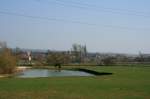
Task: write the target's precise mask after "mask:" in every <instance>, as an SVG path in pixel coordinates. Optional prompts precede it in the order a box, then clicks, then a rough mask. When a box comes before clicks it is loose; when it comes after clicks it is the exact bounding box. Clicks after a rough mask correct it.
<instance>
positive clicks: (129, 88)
mask: <svg viewBox="0 0 150 99" xmlns="http://www.w3.org/2000/svg"><path fill="white" fill-rule="evenodd" d="M86 68H87V67H86ZM88 69H92V70H95V71H99V72H110V73H113V75H105V76H104V75H103V76H95V77H51V78H24V79H23V78H0V99H150V67H121V66H119V67H109V66H108V67H88Z"/></svg>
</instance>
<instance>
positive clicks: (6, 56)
mask: <svg viewBox="0 0 150 99" xmlns="http://www.w3.org/2000/svg"><path fill="white" fill-rule="evenodd" d="M15 67H16V58H15V57H14V56H13V55H12V53H11V50H10V49H8V48H5V49H3V50H1V52H0V74H10V73H13V72H14V71H15Z"/></svg>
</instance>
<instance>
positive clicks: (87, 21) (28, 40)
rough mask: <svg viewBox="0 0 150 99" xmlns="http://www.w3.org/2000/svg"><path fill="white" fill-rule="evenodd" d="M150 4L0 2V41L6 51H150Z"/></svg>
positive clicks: (126, 0) (131, 0) (123, 0)
mask: <svg viewBox="0 0 150 99" xmlns="http://www.w3.org/2000/svg"><path fill="white" fill-rule="evenodd" d="M149 5H150V0H0V41H6V42H7V43H8V46H10V47H16V46H17V47H20V48H34V49H53V50H54V49H55V50H69V49H70V48H71V46H72V44H73V43H79V44H86V45H87V48H88V51H90V52H118V53H138V52H139V51H141V52H144V53H150V44H149V43H150V6H149Z"/></svg>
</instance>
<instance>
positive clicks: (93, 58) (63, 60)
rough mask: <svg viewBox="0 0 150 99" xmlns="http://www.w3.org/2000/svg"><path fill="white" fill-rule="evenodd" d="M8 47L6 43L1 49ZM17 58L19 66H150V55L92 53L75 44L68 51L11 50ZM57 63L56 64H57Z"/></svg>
mask: <svg viewBox="0 0 150 99" xmlns="http://www.w3.org/2000/svg"><path fill="white" fill-rule="evenodd" d="M5 47H7V44H6V42H1V43H0V48H1V49H2V48H5ZM10 49H11V50H12V53H13V54H14V55H15V56H16V57H17V59H18V61H17V65H19V66H20V65H23V66H25V65H33V66H34V65H35V66H43V65H53V63H54V61H57V62H58V63H60V64H62V65H90V66H91V65H99V66H101V65H102V66H103V65H136V64H145V65H146V64H150V54H143V53H141V52H139V54H120V53H97V52H95V53H91V52H88V49H87V47H86V45H80V44H73V45H72V47H71V48H70V50H68V51H56V50H38V49H37V50H35V49H23V48H10ZM55 63H56V62H55Z"/></svg>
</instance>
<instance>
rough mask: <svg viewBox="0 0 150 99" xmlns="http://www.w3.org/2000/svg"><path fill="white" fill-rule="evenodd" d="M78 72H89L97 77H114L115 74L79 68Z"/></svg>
mask: <svg viewBox="0 0 150 99" xmlns="http://www.w3.org/2000/svg"><path fill="white" fill-rule="evenodd" d="M76 70H78V71H83V72H87V73H90V74H93V75H96V76H102V75H112V74H113V73H108V72H97V71H94V70H89V69H82V68H78V69H76Z"/></svg>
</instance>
